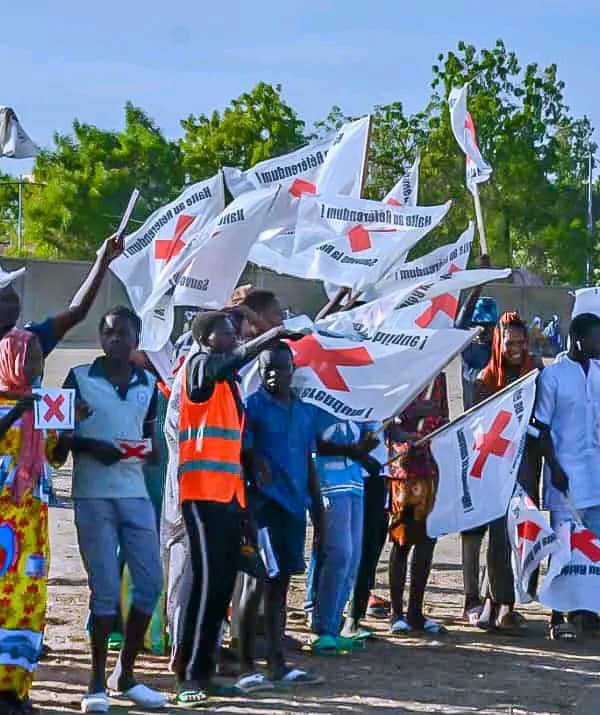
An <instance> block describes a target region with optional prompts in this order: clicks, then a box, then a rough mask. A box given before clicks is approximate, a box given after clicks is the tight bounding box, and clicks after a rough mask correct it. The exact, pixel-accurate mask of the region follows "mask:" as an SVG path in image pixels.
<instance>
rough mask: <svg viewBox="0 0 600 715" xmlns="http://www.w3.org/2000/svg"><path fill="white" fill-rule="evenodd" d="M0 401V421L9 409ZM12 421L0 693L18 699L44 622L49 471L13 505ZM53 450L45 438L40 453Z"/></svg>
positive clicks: (0, 542) (1, 555)
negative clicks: (44, 448) (12, 695)
mask: <svg viewBox="0 0 600 715" xmlns="http://www.w3.org/2000/svg"><path fill="white" fill-rule="evenodd" d="M14 404H15V403H14V402H10V401H8V400H5V399H0V417H3V416H4V415H6V414H7V412H8V411H9V410H10V409H11V408H12V407H13V406H14ZM21 435H22V431H21V423H20V420H19V421H17V422H16V423H15V424H14V425H13V426H12V427H11V428H10V430H9V431H8V432H7V433H6V434H5V435H4V437H3V438H2V439H0V691H12V692H15V693H17V695H18V696H19V698H20V699H23V698H24V697H25V696H26V695H27V693H28V692H29V689H30V688H31V683H32V681H33V674H34V671H35V669H36V667H37V664H38V660H39V656H40V650H41V646H42V636H43V633H44V626H45V622H46V600H47V584H48V568H49V558H50V549H49V540H48V495H49V491H50V480H49V468H48V465H46V466H45V467H44V472H43V474H42V476H41V478H40V480H39V482H38V484H37V485H36V486H35V487H34V489H33V493H32V491H31V489H29V490H27V491H26V492H25V494H24V495H23V497H22V499H21V502H20V503H19V504H16V503H15V501H14V499H13V490H12V484H13V479H14V470H15V466H16V463H17V458H18V455H19V453H20V449H21ZM55 444H56V437H55V436H54V435H48V437H47V440H46V453H47V454H48V453H49V452H50V451H51V449H52V448H53V447H54V445H55Z"/></svg>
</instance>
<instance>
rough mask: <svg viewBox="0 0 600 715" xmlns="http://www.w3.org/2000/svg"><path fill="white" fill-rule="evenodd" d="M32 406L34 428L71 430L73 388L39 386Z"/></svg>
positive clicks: (73, 409) (72, 423)
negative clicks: (37, 397) (36, 397)
mask: <svg viewBox="0 0 600 715" xmlns="http://www.w3.org/2000/svg"><path fill="white" fill-rule="evenodd" d="M33 392H34V394H35V395H39V396H40V398H39V400H37V401H36V403H35V407H34V427H35V429H40V430H41V429H55V430H72V429H74V428H75V390H58V389H50V388H40V389H37V390H34V391H33Z"/></svg>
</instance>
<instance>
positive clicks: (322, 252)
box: [279, 196, 451, 290]
mask: <svg viewBox="0 0 600 715" xmlns="http://www.w3.org/2000/svg"><path fill="white" fill-rule="evenodd" d="M450 205H451V204H450V202H448V203H446V204H442V205H441V206H431V207H423V206H419V207H414V208H413V207H406V208H403V207H395V206H388V205H385V204H383V203H381V202H379V201H367V200H364V199H352V198H346V197H343V196H337V197H321V196H303V197H302V200H301V201H300V210H299V212H298V223H297V225H296V232H295V236H294V243H293V252H292V253H291V254H290V255H287V256H285V259H284V260H282V261H281V264H280V266H279V267H280V268H282V269H283V272H285V273H287V274H289V275H296V276H298V277H301V278H317V279H320V280H325V281H332V282H335V283H336V284H337V285H343V286H347V287H349V288H352V289H354V290H362V289H363V288H364V287H367V286H370V285H374V284H375V283H376V282H377V281H378V280H380V278H381V277H382V276H384V275H385V274H386V273H387V271H388V270H389V269H390V268H391V267H392V265H394V264H395V263H396V262H397V261H398V259H399V258H400V257H401V256H402V255H405V254H406V253H407V252H408V251H409V250H410V249H411V248H412V247H413V246H414V245H415V244H416V243H417V242H418V241H420V240H421V238H423V236H424V235H425V234H427V233H428V232H429V231H430V230H431V229H432V228H434V227H435V226H436V225H437V224H439V223H440V221H441V220H442V219H443V218H444V216H445V215H446V213H447V212H448V209H449V208H450Z"/></svg>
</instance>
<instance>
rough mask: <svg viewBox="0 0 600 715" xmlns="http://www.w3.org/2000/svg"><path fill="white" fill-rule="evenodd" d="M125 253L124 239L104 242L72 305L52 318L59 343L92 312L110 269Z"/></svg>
mask: <svg viewBox="0 0 600 715" xmlns="http://www.w3.org/2000/svg"><path fill="white" fill-rule="evenodd" d="M122 252H123V238H121V239H120V240H117V239H115V237H114V236H111V237H110V238H107V239H106V241H105V242H104V244H103V246H102V248H101V250H100V252H99V253H98V256H97V258H96V261H95V263H94V265H93V266H92V268H91V270H90V272H89V273H88V275H87V277H86V279H85V280H84V282H83V283H82V284H81V287H80V288H79V290H78V291H77V293H76V294H75V297H74V298H73V300H72V302H71V305H70V306H69V307H68V308H67V310H65V311H64V312H63V313H59V314H58V315H56V316H54V317H53V318H52V323H53V332H54V337H55V339H56V340H57V341H59V340H62V338H63V337H64V336H65V335H66V334H67V333H68V332H69V330H71V329H72V328H74V327H75V326H76V325H79V323H82V322H83V321H84V320H85V319H86V318H87V315H88V313H89V312H90V308H91V307H92V305H93V303H94V301H95V300H96V297H97V295H98V291H99V290H100V286H101V285H102V281H103V280H104V276H105V275H106V271H107V270H108V267H109V266H110V264H111V263H112V261H114V260H115V258H117V257H118V256H120V255H121V253H122Z"/></svg>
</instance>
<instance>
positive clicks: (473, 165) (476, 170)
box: [448, 84, 492, 192]
mask: <svg viewBox="0 0 600 715" xmlns="http://www.w3.org/2000/svg"><path fill="white" fill-rule="evenodd" d="M468 87H469V85H468V84H466V85H465V86H464V87H454V88H453V89H452V91H451V92H450V96H449V97H448V106H449V108H450V123H451V125H452V132H453V133H454V137H455V139H456V141H457V142H458V145H459V146H460V148H461V149H462V150H463V152H464V153H465V156H466V174H467V188H468V189H469V191H471V192H472V191H473V187H474V186H475V184H481V183H483V182H485V181H487V180H488V179H489V178H490V176H491V174H492V167H491V166H490V165H489V164H488V163H487V162H486V161H485V159H484V158H483V157H482V156H481V152H480V151H479V146H478V145H477V137H476V134H475V125H474V123H473V119H472V117H471V115H470V114H469V112H468V111H467V91H468Z"/></svg>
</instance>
